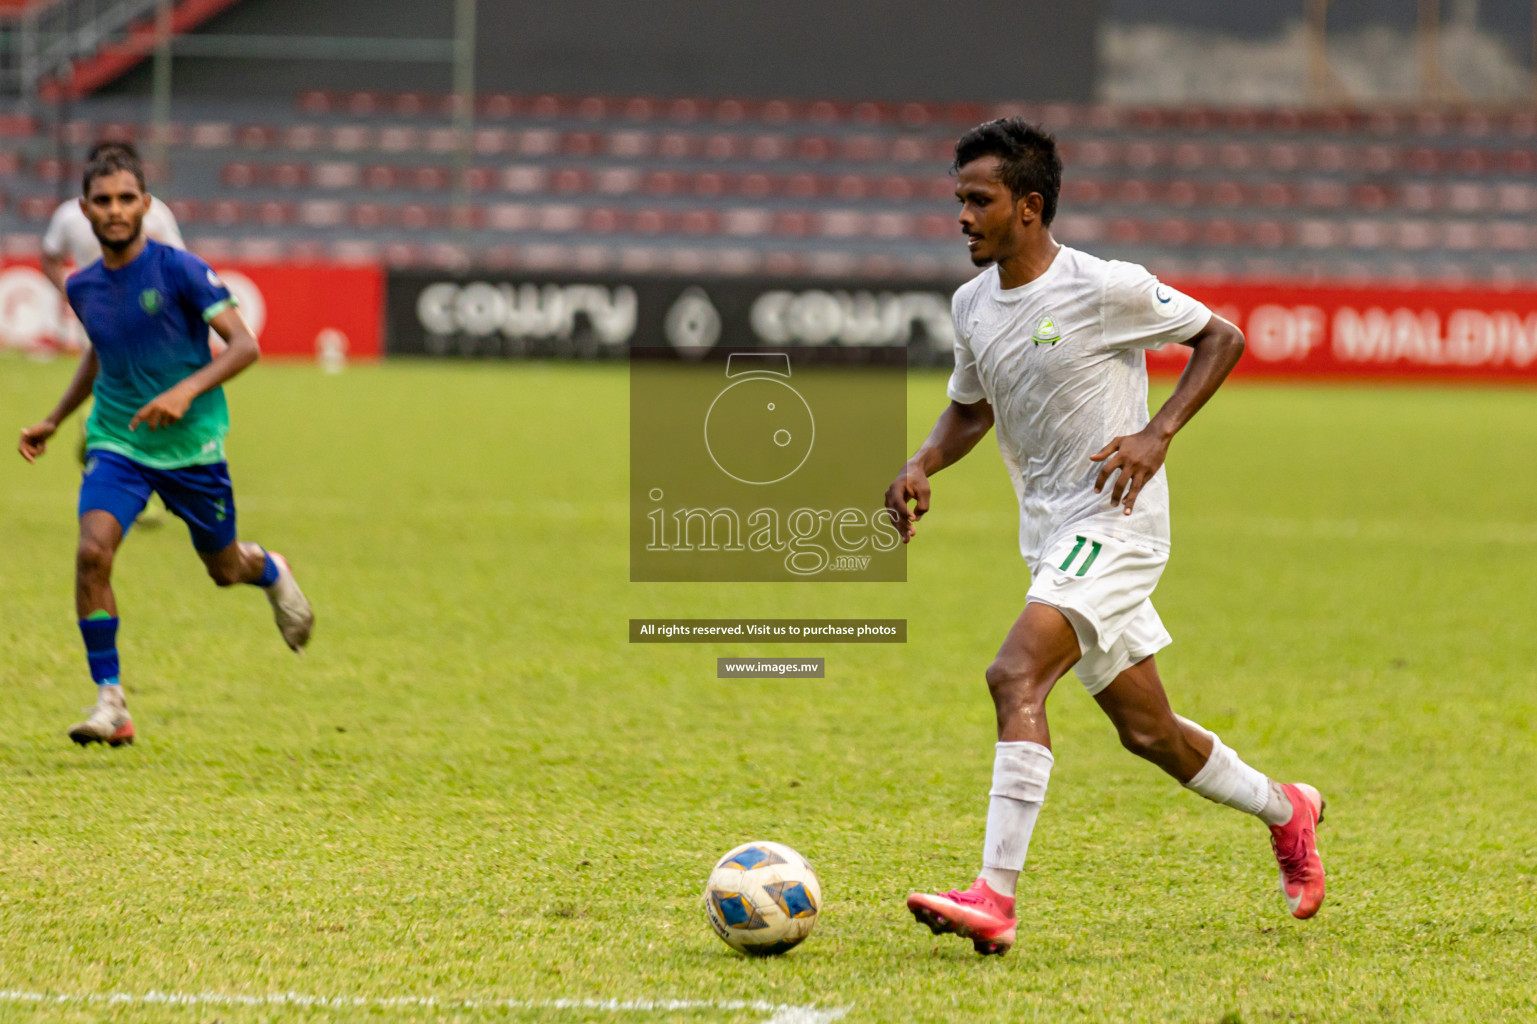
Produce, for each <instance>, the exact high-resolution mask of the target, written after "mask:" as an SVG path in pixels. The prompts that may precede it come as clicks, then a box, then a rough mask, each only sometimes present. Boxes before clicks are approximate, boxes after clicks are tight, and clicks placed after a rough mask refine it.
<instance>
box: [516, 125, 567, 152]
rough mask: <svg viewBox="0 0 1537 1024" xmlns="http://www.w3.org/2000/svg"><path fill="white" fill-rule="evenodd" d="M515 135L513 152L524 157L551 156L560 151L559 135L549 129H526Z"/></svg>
mask: <svg viewBox="0 0 1537 1024" xmlns="http://www.w3.org/2000/svg"><path fill="white" fill-rule="evenodd" d="M517 135H518V138H517V145H516V147H515V150H513V151H515V152H517V153H520V154H522V155H524V156H553V155H554V154H555V153H556V152H557V151H558V150H559V149H560V133H559V132H557V131H555V130H553V129H550V128H526V129H524V130H523V131H520V132H518V133H517Z"/></svg>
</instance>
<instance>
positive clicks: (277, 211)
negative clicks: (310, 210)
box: [253, 199, 297, 228]
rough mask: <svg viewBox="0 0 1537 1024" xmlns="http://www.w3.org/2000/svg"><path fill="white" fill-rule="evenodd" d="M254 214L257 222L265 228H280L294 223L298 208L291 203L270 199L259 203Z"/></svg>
mask: <svg viewBox="0 0 1537 1024" xmlns="http://www.w3.org/2000/svg"><path fill="white" fill-rule="evenodd" d="M253 213H254V217H255V219H256V222H257V223H259V224H261V225H262V226H263V227H269V228H278V227H283V226H284V225H286V224H292V223H293V221H294V217H295V215H296V213H297V208H296V207H295V205H294V204H293V203H290V202H283V201H279V200H275V199H269V200H267V201H266V202H262V203H257V204H256V207H255V209H254V211H253Z"/></svg>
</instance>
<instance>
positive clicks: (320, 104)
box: [298, 89, 334, 114]
mask: <svg viewBox="0 0 1537 1024" xmlns="http://www.w3.org/2000/svg"><path fill="white" fill-rule="evenodd" d="M298 102H299V110H300V112H301V113H305V114H329V113H330V112H331V110H332V107H333V106H334V101H333V99H332V96H331V94H330V93H328V92H326V91H325V90H323V89H306V90H305V91H304V92H301V93H300V94H299V100H298Z"/></svg>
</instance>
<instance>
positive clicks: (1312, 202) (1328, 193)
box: [1300, 181, 1350, 208]
mask: <svg viewBox="0 0 1537 1024" xmlns="http://www.w3.org/2000/svg"><path fill="white" fill-rule="evenodd" d="M1300 192H1301V201H1302V204H1303V205H1304V206H1313V207H1324V208H1335V207H1341V206H1344V205H1345V204H1346V203H1348V202H1349V201H1350V189H1349V188H1348V187H1347V186H1346V185H1345V184H1344V183H1342V182H1337V181H1307V182H1303V183H1302V185H1301V186H1300Z"/></svg>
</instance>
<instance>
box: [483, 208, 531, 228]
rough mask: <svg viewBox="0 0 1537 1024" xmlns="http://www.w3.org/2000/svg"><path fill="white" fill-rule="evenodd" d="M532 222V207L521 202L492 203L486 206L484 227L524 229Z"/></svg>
mask: <svg viewBox="0 0 1537 1024" xmlns="http://www.w3.org/2000/svg"><path fill="white" fill-rule="evenodd" d="M533 222H534V215H533V210H532V208H531V207H529V206H527V205H525V204H523V203H492V204H490V205H489V206H487V207H486V227H488V228H490V229H491V230H494V231H524V230H527V229H528V228H529V227H530V226H531V225H532V224H533Z"/></svg>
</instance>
